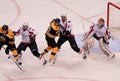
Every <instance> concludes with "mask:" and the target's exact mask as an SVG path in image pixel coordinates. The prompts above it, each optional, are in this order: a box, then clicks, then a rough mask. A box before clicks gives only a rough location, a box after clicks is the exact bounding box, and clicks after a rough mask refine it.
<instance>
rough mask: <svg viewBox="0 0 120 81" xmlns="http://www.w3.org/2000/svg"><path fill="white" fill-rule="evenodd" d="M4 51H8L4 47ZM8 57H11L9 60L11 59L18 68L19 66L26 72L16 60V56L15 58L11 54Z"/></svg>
mask: <svg viewBox="0 0 120 81" xmlns="http://www.w3.org/2000/svg"><path fill="white" fill-rule="evenodd" d="M3 49H4V50H6V49H5V48H4V47H3ZM8 55H9V56H8V58H11V60H12V61H13V62H14V63H15V64H16V66H17V67H18V68H19V69H20V70H21V71H23V72H25V70H24V69H23V68H22V66H21V65H19V64H18V63H17V61H16V60H15V59H14V56H13V55H10V54H8Z"/></svg>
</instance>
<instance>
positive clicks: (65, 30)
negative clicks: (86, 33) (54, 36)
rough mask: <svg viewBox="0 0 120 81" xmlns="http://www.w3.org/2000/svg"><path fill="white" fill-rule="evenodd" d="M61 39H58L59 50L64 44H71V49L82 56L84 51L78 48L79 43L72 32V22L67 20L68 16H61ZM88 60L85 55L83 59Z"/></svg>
mask: <svg viewBox="0 0 120 81" xmlns="http://www.w3.org/2000/svg"><path fill="white" fill-rule="evenodd" d="M60 25H61V27H60V38H59V39H58V42H57V45H58V49H60V48H61V46H62V44H63V43H65V42H66V41H68V42H69V44H70V46H71V48H72V49H73V50H74V51H75V52H77V53H78V54H82V50H81V49H80V48H79V47H78V46H77V43H76V41H75V37H74V34H73V31H72V23H71V21H68V20H67V16H66V14H63V15H61V21H60ZM85 58H86V55H85V54H83V59H85Z"/></svg>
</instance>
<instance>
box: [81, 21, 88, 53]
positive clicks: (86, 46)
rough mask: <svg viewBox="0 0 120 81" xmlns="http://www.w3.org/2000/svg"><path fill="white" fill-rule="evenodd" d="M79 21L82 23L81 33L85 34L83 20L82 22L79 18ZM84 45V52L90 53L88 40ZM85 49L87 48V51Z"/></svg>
mask: <svg viewBox="0 0 120 81" xmlns="http://www.w3.org/2000/svg"><path fill="white" fill-rule="evenodd" d="M81 23H82V28H83V33H84V34H85V25H84V22H83V20H82V19H81ZM85 45H86V48H85V52H87V54H90V50H89V46H88V42H86V43H85ZM86 50H87V51H86Z"/></svg>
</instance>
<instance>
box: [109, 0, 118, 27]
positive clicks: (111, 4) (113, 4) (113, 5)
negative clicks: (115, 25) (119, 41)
mask: <svg viewBox="0 0 120 81" xmlns="http://www.w3.org/2000/svg"><path fill="white" fill-rule="evenodd" d="M110 6H112V7H115V8H116V9H118V10H120V6H118V5H117V4H115V3H112V2H108V3H107V27H108V28H109V24H110Z"/></svg>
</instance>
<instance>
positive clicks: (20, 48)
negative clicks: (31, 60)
mask: <svg viewBox="0 0 120 81" xmlns="http://www.w3.org/2000/svg"><path fill="white" fill-rule="evenodd" d="M27 47H29V48H30V50H31V52H32V54H33V55H34V56H36V57H39V56H40V53H39V52H38V47H37V44H36V42H35V41H33V42H32V43H30V44H26V43H23V42H21V43H20V44H19V46H18V48H17V50H18V53H19V54H20V53H21V51H25V50H26V48H27Z"/></svg>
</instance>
